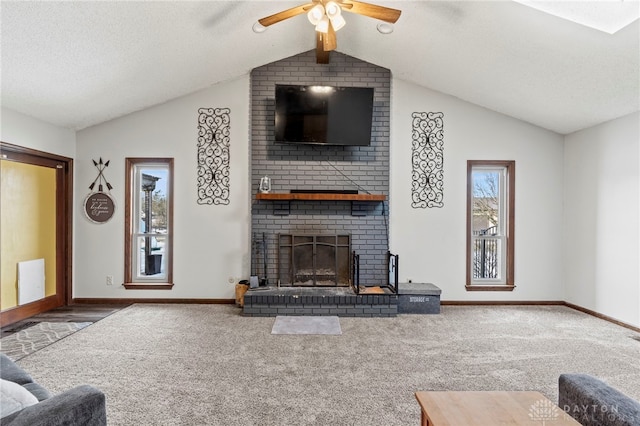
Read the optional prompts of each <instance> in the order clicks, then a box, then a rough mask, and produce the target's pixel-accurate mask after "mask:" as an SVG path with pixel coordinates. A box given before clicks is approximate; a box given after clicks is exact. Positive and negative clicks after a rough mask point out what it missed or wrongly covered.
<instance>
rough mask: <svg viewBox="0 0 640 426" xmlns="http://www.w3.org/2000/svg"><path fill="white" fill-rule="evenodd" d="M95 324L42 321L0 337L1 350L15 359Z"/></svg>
mask: <svg viewBox="0 0 640 426" xmlns="http://www.w3.org/2000/svg"><path fill="white" fill-rule="evenodd" d="M91 324H93V323H92V322H40V323H37V324H36V325H33V326H31V327H29V328H26V329H24V330H20V331H18V332H17V333H15V334H12V335H10V336H7V337H3V338H2V339H0V352H2V353H3V354H5V355H7V356H8V357H9V358H11V359H12V360H14V361H17V360H19V359H21V358H24V357H25V356H27V355H29V354H32V353H34V352H36V351H39V350H40V349H42V348H44V347H47V346H49V345H50V344H52V343H54V342H57V341H58V340H60V339H64V338H65V337H67V336H69V335H71V334H73V333H75V332H76V331H78V330H82V329H83V328H85V327H87V326H89V325H91Z"/></svg>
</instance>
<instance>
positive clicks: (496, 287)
mask: <svg viewBox="0 0 640 426" xmlns="http://www.w3.org/2000/svg"><path fill="white" fill-rule="evenodd" d="M515 288H516V286H515V285H467V286H465V289H466V290H467V291H513V289H515Z"/></svg>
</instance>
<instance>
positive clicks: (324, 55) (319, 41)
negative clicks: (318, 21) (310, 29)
mask: <svg viewBox="0 0 640 426" xmlns="http://www.w3.org/2000/svg"><path fill="white" fill-rule="evenodd" d="M323 36H324V34H322V33H321V32H319V31H316V63H317V64H328V63H329V53H330V51H328V50H324V47H323V45H324V43H323V38H324V37H323Z"/></svg>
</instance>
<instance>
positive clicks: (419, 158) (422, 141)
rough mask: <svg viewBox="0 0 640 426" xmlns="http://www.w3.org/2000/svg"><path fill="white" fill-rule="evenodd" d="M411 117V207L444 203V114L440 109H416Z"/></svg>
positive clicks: (439, 205) (424, 206)
mask: <svg viewBox="0 0 640 426" xmlns="http://www.w3.org/2000/svg"><path fill="white" fill-rule="evenodd" d="M411 117H412V118H413V120H412V127H413V131H412V134H411V138H412V143H411V164H412V172H411V180H412V182H411V207H413V208H414V209H425V208H427V207H442V206H444V201H443V196H444V170H443V163H444V160H443V151H444V139H443V117H444V114H443V113H441V112H414V113H413V114H412V115H411Z"/></svg>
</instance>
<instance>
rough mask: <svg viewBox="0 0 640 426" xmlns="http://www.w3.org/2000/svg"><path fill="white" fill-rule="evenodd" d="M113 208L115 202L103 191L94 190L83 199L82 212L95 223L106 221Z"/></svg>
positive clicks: (114, 208)
mask: <svg viewBox="0 0 640 426" xmlns="http://www.w3.org/2000/svg"><path fill="white" fill-rule="evenodd" d="M115 210H116V204H115V203H114V202H113V198H111V196H110V195H109V194H105V193H104V192H94V193H92V194H89V195H88V196H87V198H86V199H85V200H84V214H85V215H86V216H87V218H89V220H90V221H92V222H95V223H105V222H108V221H109V219H111V218H112V217H113V213H114V212H115Z"/></svg>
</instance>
